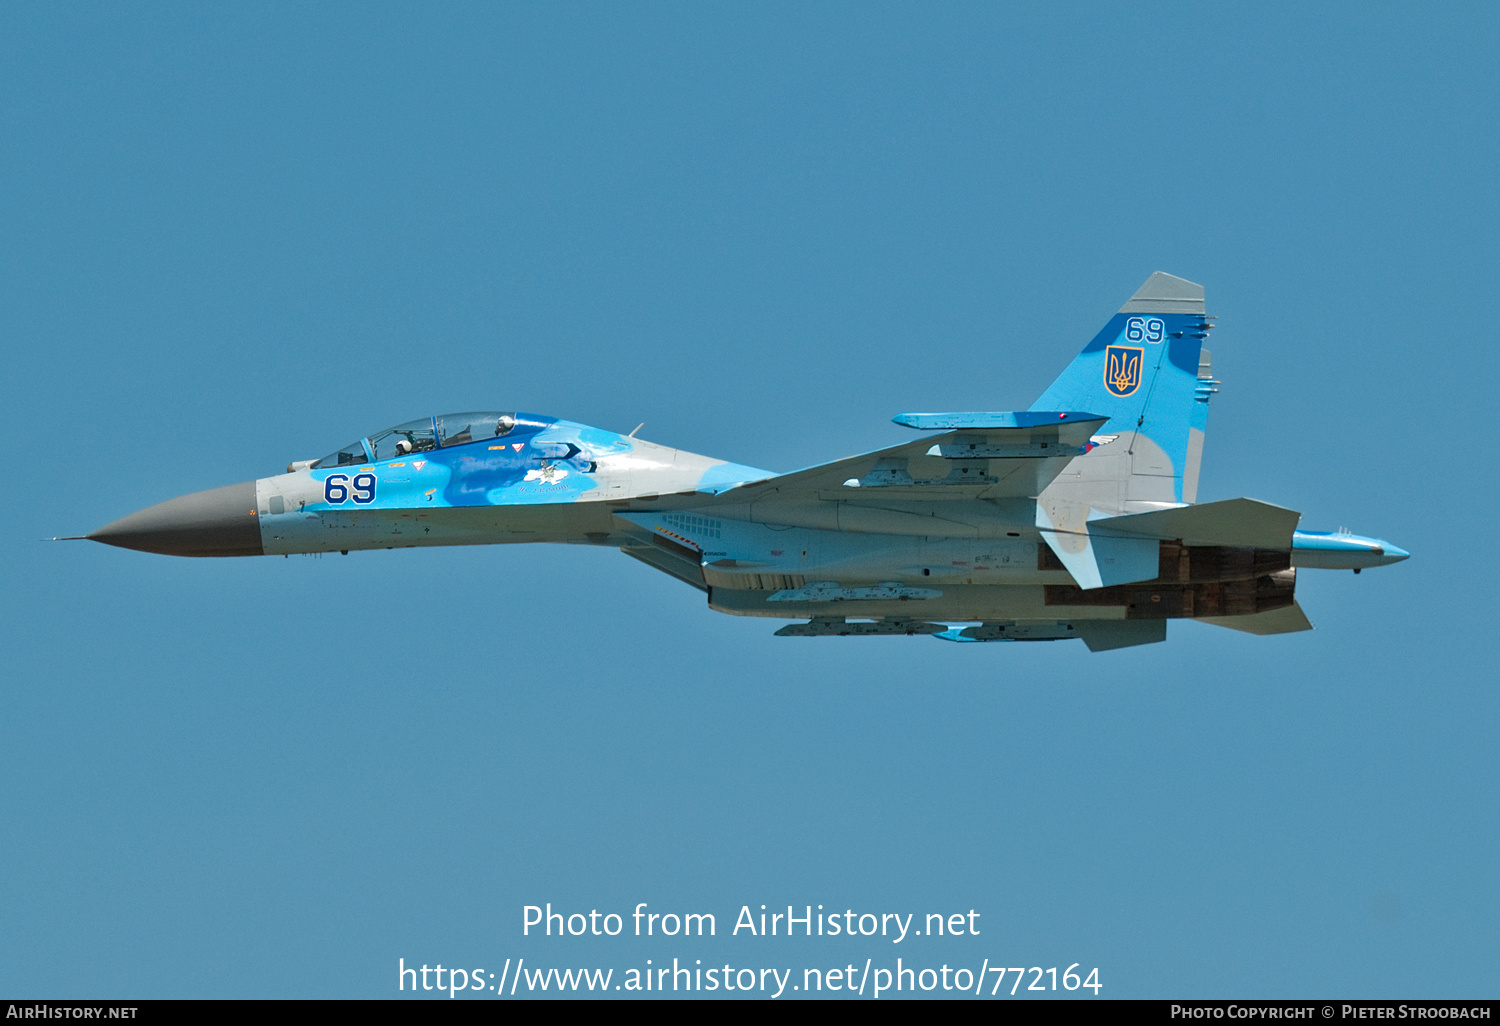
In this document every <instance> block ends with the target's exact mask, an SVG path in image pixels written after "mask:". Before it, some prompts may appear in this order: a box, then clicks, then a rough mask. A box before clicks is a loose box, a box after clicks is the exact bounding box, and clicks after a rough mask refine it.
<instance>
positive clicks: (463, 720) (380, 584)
mask: <svg viewBox="0 0 1500 1026" xmlns="http://www.w3.org/2000/svg"><path fill="white" fill-rule="evenodd" d="M1497 48H1500V14H1497V12H1496V9H1495V8H1494V7H1493V6H1492V5H1480V4H1474V5H1465V4H1452V5H1444V6H1441V7H1436V8H1434V7H1430V6H1429V7H1423V8H1420V9H1416V8H1411V7H1409V6H1407V5H1360V6H1359V7H1358V8H1354V7H1351V6H1348V5H1339V4H1329V5H1316V4H1313V5H1299V6H1267V7H1261V8H1252V7H1240V6H1234V7H1231V6H1223V7H1206V6H1201V5H1187V4H1182V5H1176V4H1112V5H1103V4H1100V5H1071V6H1070V5H1056V4H1047V5H1035V6H1021V5H1016V6H1005V7H1002V6H998V5H994V6H991V5H945V6H934V5H896V4H884V5H852V4H851V5H831V4H820V5H774V4H772V5H765V4H762V5H734V6H731V5H713V6H706V7H705V6H702V5H649V6H648V5H638V6H600V5H587V6H580V5H514V6H507V7H500V6H496V5H446V6H440V7H433V6H431V5H396V4H384V5H379V6H373V7H372V6H369V5H331V4H330V5H320V6H314V7H308V6H305V5H288V4H263V5H256V6H254V7H250V8H246V7H244V6H243V5H154V6H150V7H146V8H141V7H134V8H125V7H120V6H118V5H87V4H78V5H69V6H62V7H60V6H57V5H41V4H32V5H11V6H9V7H7V8H6V9H5V10H4V11H3V12H0V138H4V139H5V144H4V146H3V147H0V196H3V201H0V260H3V268H0V328H3V333H4V338H5V341H6V345H7V369H6V373H5V374H4V375H3V378H0V381H3V384H0V388H3V395H4V399H5V406H6V410H7V412H8V415H9V428H10V431H11V433H12V439H13V441H14V443H15V444H13V445H12V446H10V449H11V456H10V458H9V460H8V465H9V467H10V468H11V472H10V473H9V474H7V475H5V477H4V479H3V483H0V488H3V495H4V501H3V503H0V523H3V531H0V534H3V539H4V540H3V541H0V561H3V566H4V577H3V579H4V581H5V582H6V586H7V593H8V595H9V602H8V604H7V616H6V617H5V621H6V622H5V625H4V627H3V628H0V649H3V653H4V666H5V667H6V673H5V675H4V676H5V683H4V686H3V687H0V823H3V827H0V991H4V992H6V993H8V994H13V995H27V996H38V997H50V996H57V997H62V996H106V995H108V996H115V995H119V996H135V997H189V996H360V997H384V996H393V994H394V989H395V983H396V968H395V967H396V965H397V959H398V958H399V957H404V958H405V959H406V961H407V964H412V963H414V962H418V963H420V962H426V963H429V964H432V963H436V962H443V963H444V964H445V965H461V966H471V967H485V968H486V969H488V970H498V968H499V966H500V965H501V964H502V963H503V961H504V960H505V959H507V958H520V957H523V956H524V957H526V958H527V959H528V960H531V962H532V964H535V965H542V964H557V965H559V966H562V965H589V966H599V967H611V966H612V967H615V968H616V969H617V970H623V969H625V968H627V967H630V966H643V965H644V960H645V959H647V958H650V959H653V961H654V963H659V962H660V961H661V960H667V961H670V960H671V958H673V957H679V958H681V959H683V960H687V959H699V958H702V959H704V961H705V962H709V961H712V960H718V961H720V962H724V961H728V962H730V963H732V964H735V965H736V966H738V965H741V964H743V965H750V966H761V965H771V964H775V965H781V966H788V967H798V968H799V970H800V967H803V966H808V965H823V964H825V963H826V964H834V963H840V964H841V963H843V962H846V961H852V960H856V959H857V960H860V961H863V959H864V958H866V957H871V958H875V959H880V958H886V959H890V958H893V957H894V956H895V955H897V954H904V955H906V957H907V959H908V964H911V960H912V959H919V960H920V961H919V964H923V965H925V964H928V963H929V962H931V963H933V964H936V963H939V962H942V961H945V960H946V961H948V962H949V963H950V964H953V965H969V964H973V965H974V966H975V967H976V968H977V967H978V964H979V962H980V960H981V959H983V958H989V959H991V960H992V961H994V962H1006V963H1007V964H1020V963H1021V962H1024V963H1025V964H1026V965H1028V966H1031V965H1038V966H1044V967H1045V966H1052V965H1057V966H1058V967H1059V969H1061V968H1062V967H1063V966H1066V965H1068V964H1069V963H1074V962H1077V963H1080V964H1082V965H1083V966H1084V967H1085V969H1086V968H1088V967H1092V966H1095V965H1097V966H1099V968H1100V973H1101V979H1102V981H1103V983H1104V985H1105V989H1104V991H1103V994H1104V995H1105V996H1115V997H1137V996H1142V997H1175V996H1182V997H1209V996H1238V997H1246V996H1267V997H1271V996H1310V995H1351V996H1353V995H1358V996H1366V997H1379V996H1395V997H1437V996H1461V995H1468V996H1478V995H1487V996H1493V995H1494V994H1495V992H1496V990H1497V983H1500V977H1497V970H1496V967H1495V964H1494V959H1493V957H1492V956H1493V952H1494V951H1495V950H1496V946H1497V941H1500V937H1497V928H1496V925H1495V924H1496V922H1497V921H1500V916H1497V913H1500V873H1497V871H1496V869H1497V867H1496V859H1495V851H1496V849H1497V843H1500V826H1497V824H1500V815H1497V813H1500V808H1497V798H1496V795H1497V789H1496V783H1497V780H1496V776H1497V769H1500V757H1497V755H1496V751H1495V746H1494V735H1495V725H1496V716H1497V712H1500V699H1497V697H1496V689H1495V683H1496V672H1495V665H1496V663H1495V656H1496V652H1495V648H1496V645H1495V640H1494V639H1495V626H1496V612H1497V610H1496V598H1495V591H1494V589H1493V587H1492V586H1491V585H1490V583H1489V577H1490V575H1491V573H1492V571H1491V569H1490V568H1489V567H1488V566H1487V565H1486V564H1487V560H1488V558H1489V553H1488V551H1487V549H1488V547H1487V546H1486V545H1484V543H1483V542H1482V536H1483V531H1484V530H1485V527H1486V525H1485V522H1484V521H1482V520H1480V519H1476V518H1479V517H1480V516H1481V514H1483V512H1484V510H1486V509H1493V508H1495V506H1496V495H1495V485H1494V480H1493V474H1491V473H1489V472H1488V466H1487V462H1486V461H1485V460H1483V459H1480V458H1478V457H1479V456H1480V455H1481V451H1482V447H1483V444H1484V443H1483V438H1484V437H1486V432H1487V431H1488V429H1489V423H1488V418H1487V416H1486V411H1487V410H1488V409H1489V408H1491V407H1492V406H1493V404H1494V401H1495V400H1494V392H1495V389H1496V385H1497V381H1500V375H1497V373H1496V372H1497V361H1496V357H1495V347H1494V335H1495V331H1494V327H1493V316H1494V302H1493V300H1494V297H1495V284H1494V274H1495V267H1496V257H1497V245H1496V240H1497V238H1500V232H1497V228H1500V224H1497V220H1500V219H1497V198H1496V196H1497V194H1496V191H1495V188H1494V168H1495V167H1496V166H1497V158H1500V153H1497V150H1500V123H1497V122H1500V118H1497V80H1496V78H1495V76H1494V74H1493V63H1494V54H1495V52H1496V51H1497ZM1158 269H1160V270H1165V271H1168V272H1170V273H1173V274H1177V275H1180V276H1182V277H1185V278H1189V279H1191V280H1194V281H1198V282H1201V283H1203V284H1204V285H1205V286H1206V288H1207V290H1208V305H1209V311H1210V313H1213V314H1216V315H1218V317H1219V318H1220V321H1219V323H1220V325H1221V328H1220V330H1219V331H1217V332H1216V333H1215V336H1214V340H1213V351H1214V358H1215V370H1216V372H1217V375H1218V376H1219V377H1220V378H1221V379H1223V381H1224V387H1223V390H1222V392H1221V394H1220V395H1219V396H1217V397H1216V398H1215V400H1214V404H1213V407H1212V412H1211V414H1210V421H1209V438H1208V444H1207V449H1206V456H1205V465H1204V475H1203V484H1202V490H1201V491H1200V498H1201V499H1219V498H1230V497H1234V496H1239V495H1247V496H1251V497H1254V498H1258V499H1263V500H1266V501H1270V502H1276V503H1280V504H1283V505H1286V506H1290V507H1293V508H1295V509H1298V510H1301V511H1302V512H1303V513H1304V519H1303V525H1304V526H1305V527H1310V528H1314V529H1332V528H1335V527H1339V526H1347V527H1349V528H1350V529H1352V530H1355V531H1357V532H1360V533H1364V534H1372V535H1377V536H1381V537H1385V538H1389V539H1391V540H1392V541H1394V542H1396V543H1397V544H1399V545H1402V546H1404V547H1406V548H1408V549H1410V550H1411V552H1412V553H1413V556H1412V559H1411V560H1410V561H1408V562H1406V563H1403V564H1400V565H1398V566H1396V567H1393V568H1389V569H1385V570H1381V571H1378V572H1372V573H1369V574H1363V575H1360V576H1359V577H1355V576H1354V575H1352V574H1348V573H1339V574H1334V573H1306V574H1304V575H1303V578H1302V580H1301V581H1299V590H1298V594H1299V598H1300V600H1301V602H1302V605H1303V607H1304V608H1305V609H1306V611H1307V612H1308V614H1309V616H1310V617H1311V618H1312V620H1313V621H1314V622H1315V624H1316V625H1317V627H1318V629H1317V630H1316V631H1313V632H1309V633H1305V634H1300V635H1294V636H1289V637H1281V638H1253V637H1248V636H1242V635H1240V634H1238V633H1234V632H1230V631H1226V630H1221V629H1217V628H1213V627H1209V626H1206V625H1200V624H1191V623H1188V624H1181V623H1179V624H1174V625H1173V626H1172V628H1171V635H1170V638H1169V641H1168V642H1167V644H1165V645H1157V646H1151V647H1145V648H1138V649H1130V650H1125V651H1121V652H1114V653H1106V654H1100V655H1090V654H1089V653H1088V652H1087V651H1086V650H1085V649H1084V647H1083V646H1082V645H1079V644H1076V643H1057V644H1046V645H972V646H959V645H943V644H939V643H935V642H932V641H930V640H928V639H922V638H889V639H884V638H869V639H844V640H834V639H807V640H804V639H782V638H775V637H773V636H772V635H771V630H772V628H773V624H771V623H768V622H765V621H760V620H750V619H741V618H732V617H725V616H720V615H717V614H713V613H711V612H709V611H708V610H707V608H706V607H705V606H704V603H703V601H702V596H701V595H700V594H699V593H698V592H696V591H693V590H691V589H689V588H686V587H684V586H682V585H680V584H678V583H676V582H674V581H672V580H670V579H669V578H667V577H665V576H662V575H659V574H655V573H654V572H653V571H651V570H649V569H647V568H646V567H644V566H641V565H639V564H637V563H635V562H633V561H631V560H628V559H626V558H625V557H623V556H620V555H619V554H618V553H615V552H613V551H593V550H588V551H583V550H573V549H565V548H547V547H539V546H538V547H510V548H502V547H493V548H476V549H466V550H452V551H425V552H424V551H402V552H379V553H356V554H353V555H351V556H349V557H347V558H342V557H338V556H334V557H330V558H323V559H315V558H303V557H293V558H290V559H274V558H267V559H245V560H184V559H172V558H168V557H159V556H149V555H145V554H142V553H135V552H128V551H124V550H116V549H109V548H106V547H103V546H98V545H92V544H81V543H70V544H51V543H42V542H40V541H39V539H42V538H45V537H50V536H53V535H59V534H77V533H83V532H85V531H88V530H91V529H93V528H95V527H98V526H101V525H102V524H104V523H106V522H108V521H110V520H113V519H115V518H116V517H118V516H121V515H123V514H125V513H128V512H130V511H133V510H135V509H138V508H140V507H142V506H145V505H148V504H151V503H154V502H157V501H160V500H162V499H166V498H169V497H171V496H174V495H178V494H182V493H184V492H190V491H195V490H198V489H202V488H208V487H213V486H217V485H221V484H228V483H232V482H236V481H244V480H247V479H251V478H255V477H260V476H266V475H269V474H272V473H276V472H279V471H280V470H281V468H282V467H284V466H285V464H286V463H287V461H289V460H292V459H305V458H312V457H317V456H320V455H322V454H324V453H326V452H328V451H330V450H332V449H334V448H335V447H337V446H339V445H342V444H343V443H345V442H347V441H349V440H350V439H352V438H354V437H356V436H358V435H361V434H365V433H368V432H370V431H373V430H376V429H378V428H381V427H383V426H386V425H389V424H392V423H397V422H400V421H404V420H407V419H410V418H412V417H415V416H420V415H423V414H426V413H430V412H441V411H444V410H462V409H490V408H494V409H521V410H528V411H534V412H539V413H548V414H553V415H556V416H562V417H567V418H570V419H573V420H578V421H583V422H586V423H591V424H597V425H599V426H601V427H605V428H609V429H612V430H619V431H628V430H630V429H631V428H632V427H634V426H635V425H636V424H637V423H638V422H641V421H644V422H645V423H646V427H645V428H644V429H643V430H642V432H641V434H642V436H643V437H646V438H649V439H651V440H652V441H656V442H660V443H663V444H667V445H673V446H677V447H680V448H685V449H689V450H692V451H695V452H701V453H706V454H710V455H714V456H718V457H721V458H724V459H729V460H733V461H736V462H741V463H747V464H750V465H753V466H760V467H766V468H770V469H774V470H789V469H793V468H795V467H800V466H805V465H808V464H811V463H816V462H820V461H823V460H828V459H834V458H838V457H841V456H846V455H849V454H852V453H855V452H859V451H864V450H868V449H873V448H876V447H879V446H881V445H884V444H890V443H892V442H894V441H897V440H901V439H902V429H900V428H897V427H895V426H893V425H891V424H890V423H889V417H890V416H891V415H893V414H895V413H897V412H899V411H902V410H921V409H1001V410H1004V409H1024V408H1025V407H1026V406H1027V405H1029V404H1030V403H1031V402H1032V400H1033V399H1034V398H1035V397H1036V396H1037V395H1038V394H1040V393H1041V391H1042V390H1043V389H1044V388H1045V387H1046V385H1047V384H1048V383H1049V382H1050V381H1051V380H1052V378H1053V377H1054V376H1055V375H1056V374H1057V373H1058V372H1059V371H1060V370H1061V369H1062V368H1063V367H1064V366H1065V365H1066V364H1067V362H1068V361H1069V360H1070V359H1071V358H1072V356H1073V355H1074V354H1075V353H1076V352H1077V350H1078V349H1079V348H1081V347H1082V345H1083V344H1084V343H1085V342H1086V341H1087V340H1088V339H1089V338H1091V337H1092V335H1093V334H1094V332H1095V331H1096V330H1097V329H1098V327H1099V326H1100V325H1101V324H1102V323H1103V322H1104V321H1105V319H1106V318H1107V317H1108V316H1109V315H1110V313H1111V312H1113V311H1114V310H1115V309H1116V308H1117V307H1118V306H1119V305H1120V303H1121V302H1122V301H1123V300H1124V299H1125V298H1126V297H1127V296H1128V295H1129V294H1130V293H1131V292H1132V291H1133V290H1134V289H1135V288H1136V286H1137V285H1139V284H1140V282H1141V281H1142V280H1144V279H1145V278H1146V276H1147V275H1148V274H1150V273H1151V272H1152V271H1154V270H1158ZM1460 514H1462V515H1461V516H1460ZM549 901H550V902H552V903H553V905H554V906H556V907H558V908H562V909H568V910H572V911H580V910H581V911H587V910H589V909H591V908H597V909H600V910H601V911H606V910H612V911H617V912H629V911H630V910H631V909H632V908H634V906H635V905H636V904H637V903H638V902H648V903H649V904H650V907H651V908H652V909H655V910H659V911H671V910H676V911H707V912H713V913H715V914H716V915H717V916H718V917H719V922H720V934H721V935H720V936H719V937H716V938H715V939H713V940H712V941H707V940H705V941H702V942H696V941H695V942H693V943H687V942H676V941H674V942H672V943H663V942H660V941H656V940H652V941H646V940H640V941H637V940H635V939H633V938H624V937H622V938H619V939H615V940H609V941H605V940H601V939H596V938H579V939H568V940H556V939H553V940H552V941H550V942H549V941H545V940H538V939H536V938H523V937H522V936H521V931H520V926H521V909H522V907H523V906H524V905H528V904H541V903H545V902H549ZM762 903H765V904H768V905H770V906H773V907H775V906H778V905H780V906H784V905H786V904H793V905H796V906H797V907H798V908H799V909H800V908H801V907H802V906H803V905H806V904H813V905H817V904H824V905H825V906H826V907H827V908H828V909H833V908H834V907H835V906H837V907H838V909H839V910H840V911H842V910H843V909H846V908H850V909H854V910H856V911H869V912H882V913H883V912H900V913H903V914H904V913H908V912H915V913H918V914H919V918H920V915H921V914H925V913H927V912H935V911H945V912H946V911H967V910H968V909H970V908H973V909H976V910H978V911H979V912H981V913H982V917H983V918H982V919H981V920H980V924H981V929H982V930H983V931H984V932H983V933H982V935H981V936H980V937H965V938H942V939H939V938H930V939H925V940H926V941H927V945H926V947H923V948H919V949H917V950H916V951H912V950H909V949H908V948H906V946H905V945H903V947H902V948H900V949H896V948H893V947H888V946H884V945H882V944H876V943H875V942H873V941H867V940H860V941H857V942H852V943H851V942H846V941H844V940H843V939H842V938H841V939H839V940H838V941H834V940H831V939H827V938H825V939H817V938H813V939H806V938H799V939H797V940H795V941H787V942H785V943H784V946H782V947H772V946H771V941H772V939H771V938H763V939H760V940H759V941H753V940H750V939H748V938H746V937H744V936H743V935H741V936H739V937H733V938H730V937H725V936H723V934H724V933H725V932H727V927H728V926H729V925H730V924H731V923H732V921H733V918H734V916H735V913H737V912H738V910H739V908H740V906H741V905H746V904H749V905H751V906H752V908H758V906H759V905H760V904H762ZM908 943H909V944H911V945H912V947H916V944H915V942H908Z"/></svg>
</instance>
